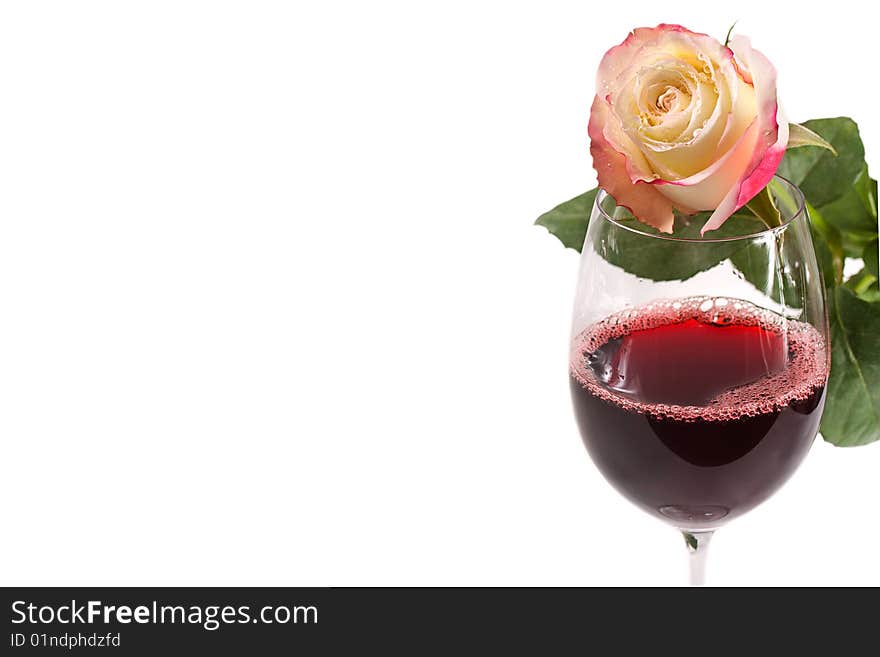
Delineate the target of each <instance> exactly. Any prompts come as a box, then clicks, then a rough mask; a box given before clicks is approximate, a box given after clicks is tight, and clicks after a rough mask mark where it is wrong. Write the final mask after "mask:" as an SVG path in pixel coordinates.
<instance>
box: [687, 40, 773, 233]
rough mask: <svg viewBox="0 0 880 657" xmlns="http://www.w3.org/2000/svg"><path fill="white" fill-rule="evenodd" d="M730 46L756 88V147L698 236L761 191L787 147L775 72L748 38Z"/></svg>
mask: <svg viewBox="0 0 880 657" xmlns="http://www.w3.org/2000/svg"><path fill="white" fill-rule="evenodd" d="M731 46H732V48H733V52H734V53H735V54H736V56H737V58H738V59H739V60H740V61H741V62H742V63H743V64H744V65H745V67H746V68H747V70H748V77H750V78H751V80H752V83H753V84H754V87H755V95H756V100H757V104H758V115H757V118H756V119H755V123H754V124H753V126H754V131H755V133H756V134H755V139H756V144H755V148H754V149H753V150H752V157H751V159H750V161H749V163H748V166H747V167H746V168H745V170H744V172H743V175H742V176H741V177H740V178H739V180H738V181H737V182H736V184H734V185H733V187H732V188H731V189H730V191H729V192H728V193H727V195H725V197H724V199H723V200H722V201H721V203H719V205H718V207H717V208H716V209H715V211H714V212H713V213H712V216H710V217H709V220H708V221H707V222H706V224H705V225H704V226H703V229H702V230H701V231H700V232H701V234H705V233H706V232H707V231H710V230H715V229H716V228H718V227H719V226H721V224H723V223H724V222H725V221H726V220H727V218H728V217H729V216H730V215H732V214H733V213H734V212H736V210H737V209H739V208H741V207H742V206H744V205H745V204H746V203H748V202H749V201H750V200H752V198H754V196H755V195H756V194H757V193H758V192H760V191H761V190H762V189H764V187H765V186H766V185H767V183H768V182H770V179H771V178H773V175H774V174H775V173H776V169H777V168H779V163H780V162H781V161H782V156H783V155H785V148H786V145H787V144H788V122H787V121H786V120H785V118H784V117H783V116H782V112H781V110H780V108H779V104H778V101H777V99H776V69H775V68H773V65H772V64H771V63H770V61H769V60H768V59H767V58H766V57H765V56H764V55H763V54H762V53H760V52H759V51H757V50H755V49H754V48H752V46H751V43H750V42H749V40H748V38H746V37H744V36H736V37H734V38H733V39H732V40H731ZM750 129H751V128H750Z"/></svg>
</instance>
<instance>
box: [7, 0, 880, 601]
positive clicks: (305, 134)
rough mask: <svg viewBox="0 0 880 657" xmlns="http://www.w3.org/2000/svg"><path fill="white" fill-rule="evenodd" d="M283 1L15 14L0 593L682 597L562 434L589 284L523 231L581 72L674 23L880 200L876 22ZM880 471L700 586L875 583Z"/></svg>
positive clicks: (552, 181) (26, 7)
mask: <svg viewBox="0 0 880 657" xmlns="http://www.w3.org/2000/svg"><path fill="white" fill-rule="evenodd" d="M300 4H302V5H306V3H290V2H286V3H269V2H203V3H199V2H156V1H153V2H137V3H136V2H126V3H119V2H77V3H69V2H54V3H53V2H29V3H4V5H3V8H2V10H0V61H2V66H0V89H2V96H3V101H2V103H0V119H2V121H0V441H2V454H0V500H2V502H0V505H2V506H0V509H2V513H0V518H2V534H0V583H2V584H7V585H8V584H16V585H51V584H55V585H60V584H70V585H76V584H82V585H87V584H88V585H135V584H141V585H169V584H174V585H244V584H249V585H273V584H274V585H346V584H348V585H446V584H474V585H490V584H499V585H538V584H548V585H569V584H571V585H574V584H577V585H598V584H679V583H681V582H683V581H684V562H685V556H684V544H683V541H682V540H681V539H680V537H678V536H677V535H676V534H675V532H674V531H673V530H672V529H671V528H668V527H666V526H665V525H663V524H662V523H660V522H659V521H657V520H655V519H653V518H651V517H649V516H647V515H645V514H643V513H642V512H641V511H638V510H637V509H636V508H635V507H632V506H630V505H629V503H627V502H625V501H624V500H623V498H621V497H620V496H619V495H618V494H617V493H616V492H615V491H613V490H612V489H611V488H610V486H608V485H607V484H606V483H605V481H604V480H603V479H602V477H601V475H600V474H599V473H598V471H597V470H596V469H595V468H594V466H593V465H592V464H591V462H590V460H589V458H588V457H587V454H586V452H585V450H584V448H583V446H582V444H581V441H580V439H579V437H578V434H577V431H576V428H575V425H574V421H573V418H572V413H571V409H570V406H569V404H570V402H569V397H568V390H567V381H566V356H567V340H568V331H569V317H570V312H571V301H572V298H573V293H574V283H575V273H576V268H577V256H576V254H575V253H574V252H572V251H566V250H564V249H563V248H562V247H561V246H560V244H559V243H558V242H557V241H556V240H555V239H554V238H552V237H550V236H549V235H548V234H547V233H546V232H545V231H544V230H543V229H540V228H536V227H533V226H532V225H531V224H532V221H533V220H534V219H535V217H537V216H538V215H539V214H540V213H541V212H543V211H544V210H547V209H549V208H550V207H552V206H553V205H555V204H557V203H559V202H561V201H563V200H565V199H568V198H570V197H572V196H574V195H576V194H578V193H580V192H582V191H584V190H585V189H587V188H589V187H592V186H593V184H594V174H593V171H592V168H591V163H590V158H589V154H588V151H587V144H588V139H587V135H586V124H587V118H588V112H589V106H590V101H591V99H592V94H593V85H594V73H595V70H596V67H597V65H598V62H599V59H600V57H601V55H602V53H603V52H604V51H605V50H606V49H607V48H608V47H610V46H612V45H614V44H616V43H618V42H620V41H621V40H622V39H623V38H624V37H625V36H626V33H627V31H628V30H629V29H630V28H631V27H635V26H638V25H654V24H656V23H658V22H661V21H667V22H681V23H684V24H685V25H687V26H689V27H691V28H693V29H696V30H700V31H706V32H710V33H712V34H714V35H717V36H718V37H719V38H723V36H724V34H725V32H726V30H727V28H728V26H729V25H730V23H731V22H732V21H734V20H736V19H739V21H740V22H739V25H738V31H739V32H741V33H743V34H747V35H750V36H751V37H752V39H753V42H754V44H755V46H756V47H758V48H759V49H761V50H763V51H764V52H765V53H766V54H767V55H768V56H769V57H770V59H771V60H772V61H773V62H774V63H775V64H776V66H777V68H778V69H779V78H780V81H779V87H780V95H781V98H782V99H783V102H784V104H785V107H786V108H787V110H788V113H789V116H790V118H791V119H792V120H795V121H799V120H805V119H808V118H812V117H821V116H836V115H842V114H846V115H850V116H852V117H854V118H855V119H856V120H857V121H858V122H859V123H860V126H861V129H862V135H863V138H864V141H865V144H866V147H867V149H868V152H869V161H870V164H871V166H872V167H873V172H874V175H875V176H876V175H877V172H878V171H880V162H878V160H877V158H878V157H880V132H878V131H880V124H878V122H877V116H876V107H877V92H876V89H877V86H876V79H875V76H874V74H873V73H872V72H871V71H872V70H873V69H872V67H873V66H874V64H875V63H876V47H877V43H876V21H874V20H872V19H869V18H868V17H865V18H864V20H859V18H858V16H865V15H864V14H863V12H862V10H861V9H858V10H857V9H855V7H857V6H863V4H859V3H849V5H847V3H845V2H841V1H840V0H837V1H835V2H834V11H829V10H828V8H827V5H825V4H823V6H825V7H826V8H825V9H823V10H822V11H821V12H819V13H816V12H814V11H812V10H811V9H810V6H809V3H798V9H797V10H794V9H793V8H791V7H789V6H787V5H785V4H783V3H770V2H767V1H766V0H763V1H762V2H753V3H745V2H737V3H735V6H733V7H730V8H727V7H724V6H723V3H721V4H720V3H710V2H704V3H695V2H682V3H675V2H663V3H657V2H634V1H633V0H627V1H626V2H620V3H610V4H609V3H588V2H583V1H580V2H570V3H562V2H547V1H543V2H533V3H509V2H504V3H501V2H499V3H489V2H450V1H447V2H442V3H441V2H438V3H433V4H429V3H411V2H406V3H405V2H401V3H388V2H371V3H354V2H352V3H340V2H325V3H308V4H309V5H310V6H309V7H306V6H302V7H301V6H300ZM600 5H601V10H599V9H597V8H598V7H599V6H600ZM700 7H702V8H700ZM878 475H880V445H873V446H870V447H866V448H856V449H838V448H834V447H831V446H830V445H827V444H825V443H823V442H822V441H821V440H818V441H817V443H816V445H815V447H814V449H813V450H812V452H811V454H810V456H809V457H808V459H807V461H806V463H805V465H804V466H803V467H802V468H801V469H800V471H798V472H797V473H796V475H795V477H794V478H793V479H792V480H791V482H790V483H789V484H788V485H787V486H786V487H785V488H784V489H783V490H782V491H781V492H780V493H779V494H778V495H776V496H775V497H774V498H773V499H772V500H770V501H769V502H767V503H766V504H765V505H763V506H762V507H760V508H759V509H757V510H755V511H753V512H752V513H751V514H749V515H748V516H746V517H744V518H742V519H741V520H738V521H736V522H735V523H733V524H732V525H730V526H729V527H727V528H726V529H724V530H723V531H721V532H719V534H718V535H717V536H716V539H715V541H714V543H713V545H712V554H711V562H710V578H711V580H712V582H713V583H716V584H733V585H738V584H772V585H782V584H795V585H797V584H874V585H878V584H880V561H878V559H877V555H878V554H880V521H878V513H877V510H878V505H880V483H878V478H880V477H878Z"/></svg>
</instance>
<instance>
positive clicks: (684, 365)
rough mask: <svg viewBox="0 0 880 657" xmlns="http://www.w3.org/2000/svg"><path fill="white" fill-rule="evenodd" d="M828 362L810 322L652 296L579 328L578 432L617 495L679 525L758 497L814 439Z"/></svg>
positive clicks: (732, 511)
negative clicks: (653, 299)
mask: <svg viewBox="0 0 880 657" xmlns="http://www.w3.org/2000/svg"><path fill="white" fill-rule="evenodd" d="M827 372H828V359H827V356H826V349H825V343H824V340H823V338H822V336H821V335H820V334H819V332H818V331H816V329H814V328H813V327H812V326H810V325H809V324H806V323H803V322H798V321H792V320H785V319H783V318H782V317H781V316H779V315H777V314H775V313H772V312H770V311H767V310H763V309H760V308H757V307H756V306H754V305H752V304H750V303H747V302H745V301H740V300H736V299H725V298H712V297H691V298H687V299H679V300H675V301H659V302H654V303H652V304H649V305H647V306H644V307H641V308H635V309H630V310H627V311H624V312H621V313H618V314H615V315H612V316H610V317H608V318H606V319H604V320H602V321H600V322H598V323H596V324H593V325H592V326H590V327H588V328H587V329H586V330H585V331H583V332H582V333H581V334H580V335H578V336H577V337H576V338H575V340H574V344H573V349H572V356H571V362H570V375H571V377H570V378H571V392H572V398H573V401H574V408H575V414H576V417H577V422H578V426H579V428H580V432H581V436H582V438H583V440H584V443H585V445H586V446H587V449H588V450H589V452H590V456H591V457H592V459H593V461H594V462H595V463H596V465H597V466H598V467H599V469H600V470H601V471H602V473H603V474H604V475H605V477H606V478H607V479H608V480H609V481H610V482H611V483H612V484H613V485H614V486H615V487H616V488H617V489H618V490H620V491H621V492H622V493H623V494H624V495H625V496H626V497H628V498H629V499H630V500H632V501H633V502H634V503H636V504H637V505H638V506H640V507H642V508H644V509H645V510H647V511H649V512H651V513H653V514H655V515H658V516H660V517H661V518H663V519H664V520H667V521H669V522H671V523H672V524H674V525H676V526H677V527H681V528H685V529H700V528H710V527H715V526H718V525H720V524H722V523H723V522H725V521H727V520H729V519H731V518H733V517H735V516H737V515H741V514H742V513H744V512H746V511H748V510H749V509H751V508H753V507H754V506H756V505H757V504H760V503H761V502H762V501H764V500H765V499H767V498H768V497H769V496H770V495H771V494H772V493H773V492H774V491H775V490H776V489H777V488H779V486H781V485H782V484H783V483H784V482H785V480H786V479H788V477H789V476H790V475H791V474H792V472H794V470H795V468H797V466H798V465H799V464H800V462H801V460H802V459H803V458H804V456H805V455H806V453H807V451H808V450H809V448H810V445H811V444H812V442H813V439H814V438H815V436H816V432H817V430H818V426H819V418H820V416H821V413H822V408H823V406H824V401H825V382H826V379H827Z"/></svg>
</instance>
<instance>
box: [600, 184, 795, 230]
mask: <svg viewBox="0 0 880 657" xmlns="http://www.w3.org/2000/svg"><path fill="white" fill-rule="evenodd" d="M773 179H774V180H777V181H779V182H782V183H783V184H784V185H785V186H786V187H788V188H789V189H790V190H791V191H792V193H793V195H794V198H795V202H796V203H797V209H796V210H795V211H794V212H792V213H791V216H790V217H788V218H787V219H786V220H785V221H784V222H782V223H781V224H779V225H778V226H773V227H772V228H770V227H768V228H766V229H764V230H760V231H757V232H754V233H749V234H746V235H733V236H730V237H701V238H699V239H697V238H693V237H675V236H674V235H671V234H669V233H660V234H654V233H646V232H643V231H641V230H638V229H637V228H633V227H632V226H626V225H624V224H622V223H620V221H619V220H617V219H615V218H614V217H612V216H611V215H609V214H608V213H607V212H606V211H605V208H604V207H603V205H602V201H603V200H605V198H606V197H608V196H611V195H610V194H609V193H608V192H606V191H605V190H604V189H602V188H599V193H598V194H597V195H596V203H595V205H596V208H598V210H599V214H600V215H601V216H602V218H604V219H605V220H607V221H610V222H611V223H612V224H614V225H615V226H617V227H618V228H620V229H622V230H627V231H629V232H631V233H636V234H637V235H642V236H644V237H650V238H654V239H658V240H666V241H669V242H690V243H694V244H717V243H719V242H738V241H740V240H748V239H755V238H758V237H764V236H766V235H775V234H777V233H781V232H782V231H784V230H785V229H786V228H787V227H788V225H789V224H790V223H791V222H793V221H794V220H795V219H797V218H798V217H800V216H803V215H804V214H805V213H806V199H805V198H804V193H803V192H802V191H801V190H800V188H799V187H798V186H797V185H795V184H794V183H793V182H791V181H790V180H788V179H787V178H783V177H782V176H779V175H774V176H773ZM612 198H613V197H612ZM615 202H616V201H615ZM709 232H710V233H711V231H709Z"/></svg>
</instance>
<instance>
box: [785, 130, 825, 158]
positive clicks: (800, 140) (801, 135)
mask: <svg viewBox="0 0 880 657" xmlns="http://www.w3.org/2000/svg"><path fill="white" fill-rule="evenodd" d="M801 146H818V147H819V148H824V149H826V150H829V151H831V152H832V153H834V155H835V156H836V155H837V150H836V149H835V148H834V146H832V145H831V144H829V143H828V142H827V141H825V140H824V139H823V138H822V135H819V134H817V133H815V132H813V131H812V130H810V129H809V128H807V127H806V126H802V125H800V124H798V123H789V124H788V146H787V147H786V148H800V147H801Z"/></svg>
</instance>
